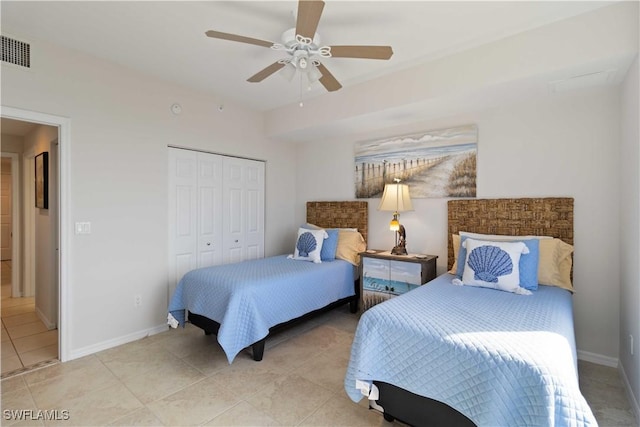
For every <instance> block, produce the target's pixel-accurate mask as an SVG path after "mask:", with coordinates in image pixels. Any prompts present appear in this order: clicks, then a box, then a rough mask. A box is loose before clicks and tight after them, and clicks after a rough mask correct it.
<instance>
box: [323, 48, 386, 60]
mask: <svg viewBox="0 0 640 427" xmlns="http://www.w3.org/2000/svg"><path fill="white" fill-rule="evenodd" d="M391 55H393V49H391V46H331V56H332V57H334V58H365V59H389V58H391Z"/></svg>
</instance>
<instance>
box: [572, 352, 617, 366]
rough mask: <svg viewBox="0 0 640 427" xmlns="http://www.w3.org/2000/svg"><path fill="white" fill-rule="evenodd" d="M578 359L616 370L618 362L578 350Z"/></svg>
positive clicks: (614, 358)
mask: <svg viewBox="0 0 640 427" xmlns="http://www.w3.org/2000/svg"><path fill="white" fill-rule="evenodd" d="M578 359H580V360H584V361H585V362H591V363H597V364H598V365H604V366H609V367H611V368H617V367H618V364H619V361H618V359H617V358H616V357H610V356H603V355H602V354H597V353H590V352H588V351H582V350H578Z"/></svg>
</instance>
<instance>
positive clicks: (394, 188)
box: [378, 184, 413, 212]
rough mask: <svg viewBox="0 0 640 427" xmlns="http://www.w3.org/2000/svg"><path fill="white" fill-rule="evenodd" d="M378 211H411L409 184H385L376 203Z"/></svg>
mask: <svg viewBox="0 0 640 427" xmlns="http://www.w3.org/2000/svg"><path fill="white" fill-rule="evenodd" d="M378 210H379V211H390V212H406V211H412V210H413V205H412V204H411V197H409V186H408V185H407V184H386V185H385V186H384V193H382V199H381V200H380V204H379V205H378Z"/></svg>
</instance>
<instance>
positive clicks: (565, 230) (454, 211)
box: [447, 197, 573, 269]
mask: <svg viewBox="0 0 640 427" xmlns="http://www.w3.org/2000/svg"><path fill="white" fill-rule="evenodd" d="M448 212H449V214H448V217H449V227H448V230H447V233H448V236H447V241H448V259H447V269H450V268H451V266H452V265H453V261H454V259H453V243H452V240H451V235H452V234H456V233H458V232H459V231H469V232H472V233H483V234H502V235H510V236H526V235H532V236H551V237H557V238H559V239H562V240H563V241H565V242H567V243H569V244H570V245H573V198H570V197H555V198H554V197H548V198H539V199H534V198H527V199H463V200H449V202H448Z"/></svg>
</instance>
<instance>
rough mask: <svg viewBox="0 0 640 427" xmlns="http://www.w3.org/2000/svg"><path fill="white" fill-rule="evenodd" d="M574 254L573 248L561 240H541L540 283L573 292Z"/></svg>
mask: <svg viewBox="0 0 640 427" xmlns="http://www.w3.org/2000/svg"><path fill="white" fill-rule="evenodd" d="M572 253H573V246H571V245H570V244H568V243H565V242H563V241H562V240H560V239H541V240H540V260H539V261H538V283H540V284H541V285H550V286H557V287H559V288H563V289H567V290H569V291H571V292H573V284H572V283H571V266H572V264H573V259H572V258H571V254H572Z"/></svg>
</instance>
